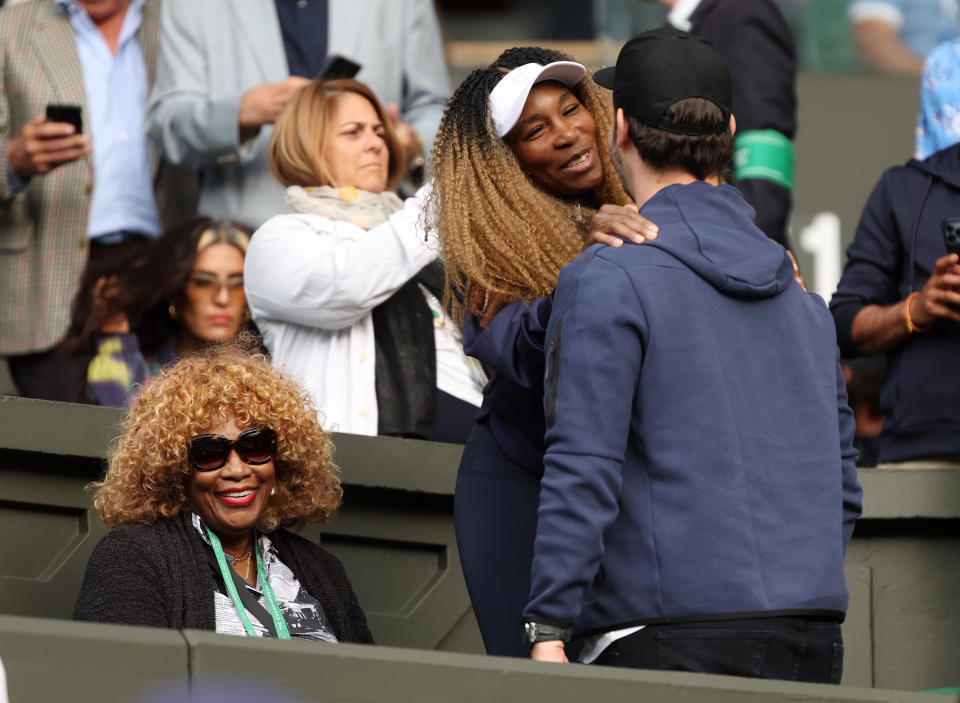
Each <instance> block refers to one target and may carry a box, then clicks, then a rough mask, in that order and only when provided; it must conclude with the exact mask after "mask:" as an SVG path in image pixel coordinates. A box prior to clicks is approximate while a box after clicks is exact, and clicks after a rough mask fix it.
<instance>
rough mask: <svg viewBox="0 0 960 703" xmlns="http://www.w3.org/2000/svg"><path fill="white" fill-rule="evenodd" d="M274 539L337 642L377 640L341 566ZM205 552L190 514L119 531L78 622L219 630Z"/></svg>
mask: <svg viewBox="0 0 960 703" xmlns="http://www.w3.org/2000/svg"><path fill="white" fill-rule="evenodd" d="M270 539H271V541H272V542H273V544H274V546H275V547H276V549H277V554H278V555H279V556H280V560H281V561H282V562H283V563H284V564H286V565H287V566H288V567H289V568H290V570H291V571H292V572H293V574H294V575H295V576H296V577H297V579H298V580H299V581H300V584H301V585H302V586H303V587H304V588H305V589H306V590H307V592H308V593H310V595H312V596H313V597H314V598H316V599H317V601H318V602H319V603H320V605H322V606H323V610H324V612H325V613H326V615H327V619H328V620H329V621H330V626H331V627H332V628H333V632H334V634H335V635H336V636H337V639H338V640H340V641H341V642H362V643H372V642H373V636H372V635H371V634H370V630H369V629H368V628H367V619H366V616H365V615H364V614H363V610H362V609H361V608H360V604H359V603H358V602H357V597H356V595H355V594H354V592H353V589H352V588H351V586H350V582H349V581H348V580H347V575H346V573H345V572H344V570H343V565H342V564H341V563H340V561H339V560H338V559H337V558H336V557H334V556H333V555H332V554H330V553H329V552H327V551H326V550H325V549H323V548H322V547H320V546H318V545H316V544H314V543H313V542H311V541H309V540H307V539H304V538H303V537H300V536H298V535H295V534H293V533H292V532H289V531H288V530H285V529H283V528H281V529H279V530H277V531H276V532H274V533H272V534H271V535H270ZM205 549H207V547H206V545H204V543H203V540H202V539H201V537H200V534H199V533H198V532H197V530H196V528H194V526H193V523H192V521H191V518H190V515H189V514H183V515H180V516H178V517H174V518H171V519H169V520H161V521H160V522H158V523H156V524H154V525H121V526H119V527H117V528H114V529H113V530H111V531H110V532H108V533H107V534H106V535H105V536H104V538H103V539H102V540H100V543H99V544H98V545H97V547H96V549H94V551H93V554H92V555H91V556H90V561H89V562H88V563H87V571H86V574H85V575H84V578H83V586H81V588H80V596H79V597H78V598H77V603H76V606H75V608H74V611H73V617H74V619H75V620H89V621H92V622H106V623H117V624H123V625H143V626H147V627H166V628H172V629H177V630H182V629H186V628H190V629H197V630H216V618H215V615H214V590H215V585H214V580H213V575H212V572H211V571H210V565H209V562H208V561H207V557H206V552H205V551H204V550H205Z"/></svg>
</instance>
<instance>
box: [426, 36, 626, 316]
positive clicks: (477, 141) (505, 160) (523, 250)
mask: <svg viewBox="0 0 960 703" xmlns="http://www.w3.org/2000/svg"><path fill="white" fill-rule="evenodd" d="M571 60H572V59H571V58H570V57H569V56H568V55H566V54H564V53H562V52H559V51H551V50H549V49H541V48H537V47H522V48H514V49H508V50H507V51H505V52H504V53H503V54H501V55H500V57H499V58H498V59H497V60H496V61H494V62H493V63H492V64H491V65H490V66H488V67H486V68H482V69H477V70H476V71H474V72H473V73H471V74H470V75H469V76H468V77H467V78H466V80H464V81H463V83H462V84H461V85H460V87H459V88H457V90H456V92H455V93H454V94H453V97H452V98H450V101H449V102H448V103H447V107H446V109H445V110H444V114H443V119H442V121H441V123H440V129H439V131H438V132H437V136H436V139H435V140H434V145H433V154H432V156H431V176H432V178H433V182H434V187H433V190H432V192H431V194H430V198H429V200H428V201H427V210H426V215H425V218H424V221H425V223H426V226H427V227H428V228H430V229H432V230H434V231H435V232H436V234H437V236H438V237H439V238H440V243H441V247H442V251H443V261H444V266H445V268H446V274H447V275H446V288H445V290H444V305H445V306H446V307H447V309H448V310H450V312H451V314H452V315H453V317H454V319H455V320H457V322H458V323H462V322H463V314H464V310H465V309H466V310H467V311H468V312H469V313H470V314H476V315H480V316H481V324H482V325H486V324H487V323H488V322H489V321H490V319H491V318H492V317H493V316H494V315H495V314H496V313H497V311H498V310H499V309H500V308H501V307H503V306H504V305H505V304H507V303H509V302H513V301H515V300H524V301H527V302H530V301H531V300H533V299H534V298H537V297H540V296H542V295H547V294H548V293H550V292H551V291H552V290H553V289H554V287H556V284H557V277H558V276H559V275H560V269H561V268H563V267H564V266H565V265H567V264H568V263H570V261H572V260H573V259H574V258H575V257H576V256H577V255H578V254H579V253H580V251H581V250H582V249H583V246H584V235H585V234H586V230H587V228H588V226H589V223H590V219H591V217H592V215H593V214H594V212H596V210H597V208H598V207H599V206H600V205H602V204H603V203H616V204H619V205H623V204H625V203H627V202H630V200H629V197H628V196H627V194H626V193H625V192H624V190H623V186H622V185H621V183H620V179H619V178H618V177H617V175H616V173H615V171H614V169H613V165H612V163H611V161H610V155H609V153H608V150H607V149H606V148H604V145H605V144H606V141H607V136H608V135H609V133H610V126H611V124H612V120H613V107H612V103H611V100H610V94H609V92H606V91H604V90H603V89H602V88H600V87H599V86H597V85H596V84H595V83H594V82H593V80H592V78H591V75H592V71H591V72H588V75H587V76H586V77H585V78H584V79H583V80H581V81H580V82H579V83H577V84H576V85H575V86H573V87H572V88H571V90H572V92H573V93H574V95H576V97H577V99H578V100H580V102H581V103H582V104H583V105H584V106H585V107H586V108H587V110H589V111H590V113H591V114H592V115H593V118H594V121H595V123H596V144H597V146H598V148H597V153H598V154H599V155H600V160H601V163H602V165H603V179H602V180H601V181H600V183H599V185H598V186H597V187H596V188H595V189H594V190H593V192H592V193H588V194H586V195H585V197H584V198H582V199H579V200H571V199H566V198H560V197H557V196H555V195H552V194H550V193H547V192H545V191H544V190H542V189H541V188H540V187H539V186H537V185H536V184H535V183H534V182H533V181H532V180H531V179H530V177H529V176H528V175H527V174H526V173H525V172H524V170H523V166H522V165H521V164H520V162H519V160H518V159H517V157H516V156H515V155H514V153H513V151H512V150H511V149H510V147H509V146H508V145H507V144H506V142H505V141H504V140H503V139H500V138H499V137H497V136H496V133H495V132H494V130H493V126H492V124H491V121H490V106H489V98H490V91H491V90H493V88H494V86H496V84H497V82H498V81H499V80H500V79H501V78H502V77H503V75H504V73H505V72H507V71H508V70H509V69H513V68H516V67H518V66H522V65H524V64H527V63H531V62H535V63H541V64H546V63H550V62H552V61H571ZM454 286H456V287H457V288H458V290H459V292H460V293H462V298H463V301H462V302H461V300H460V299H458V297H457V296H455V295H454V290H453V289H454Z"/></svg>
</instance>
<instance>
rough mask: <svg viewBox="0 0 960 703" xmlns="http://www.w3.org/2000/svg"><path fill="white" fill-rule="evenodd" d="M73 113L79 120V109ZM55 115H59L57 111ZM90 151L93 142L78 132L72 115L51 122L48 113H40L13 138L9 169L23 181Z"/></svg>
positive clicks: (47, 171) (10, 148)
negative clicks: (67, 119)
mask: <svg viewBox="0 0 960 703" xmlns="http://www.w3.org/2000/svg"><path fill="white" fill-rule="evenodd" d="M71 112H73V111H71ZM74 114H76V115H77V118H78V120H79V108H77V112H76V113H74ZM53 115H54V117H57V116H58V115H57V111H56V110H54V111H53ZM68 125H70V126H68ZM89 153H90V141H89V139H87V137H85V136H84V135H83V134H79V133H77V125H76V124H74V123H73V121H72V118H71V121H69V122H66V123H65V122H64V121H63V120H56V121H52V120H51V119H50V118H49V117H48V116H47V115H37V116H36V117H34V118H33V119H32V120H30V121H29V122H27V123H26V124H25V125H23V127H21V129H20V134H19V135H17V137H16V138H14V139H13V140H11V142H10V147H9V151H8V154H9V158H10V168H11V169H13V172H14V173H15V174H16V175H17V177H19V178H20V179H22V180H24V181H26V180H29V179H30V178H31V177H33V176H35V175H42V174H45V173H49V172H50V171H52V170H53V169H55V168H57V167H58V166H62V165H63V164H66V163H70V162H71V161H76V160H77V159H81V158H83V157H84V156H86V155H87V154H89Z"/></svg>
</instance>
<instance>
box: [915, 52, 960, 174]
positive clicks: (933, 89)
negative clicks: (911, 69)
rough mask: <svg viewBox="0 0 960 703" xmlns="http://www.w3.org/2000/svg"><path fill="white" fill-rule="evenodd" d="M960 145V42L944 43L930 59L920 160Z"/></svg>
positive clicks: (920, 119)
mask: <svg viewBox="0 0 960 703" xmlns="http://www.w3.org/2000/svg"><path fill="white" fill-rule="evenodd" d="M957 142H960V40H956V39H955V40H953V41H948V42H944V43H943V44H940V45H939V46H938V47H937V48H936V49H934V50H933V51H932V52H931V53H930V56H928V57H927V60H926V62H925V63H924V65H923V80H922V81H921V93H920V115H919V116H918V118H917V152H916V157H917V158H918V159H921V160H922V159H925V158H927V157H928V156H930V155H931V154H934V153H936V152H938V151H940V150H941V149H946V148H947V147H949V146H953V145H954V144H956V143H957Z"/></svg>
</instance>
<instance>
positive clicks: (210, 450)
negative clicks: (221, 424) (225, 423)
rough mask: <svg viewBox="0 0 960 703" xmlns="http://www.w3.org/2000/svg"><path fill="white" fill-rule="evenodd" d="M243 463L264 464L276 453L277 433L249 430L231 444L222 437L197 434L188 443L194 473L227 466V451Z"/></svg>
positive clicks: (259, 429) (255, 429) (266, 428)
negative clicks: (233, 452) (233, 453)
mask: <svg viewBox="0 0 960 703" xmlns="http://www.w3.org/2000/svg"><path fill="white" fill-rule="evenodd" d="M234 449H236V450H237V456H239V457H240V460H241V461H243V462H244V463H247V464H266V463H267V462H268V461H270V460H271V459H273V458H274V457H275V456H276V454H277V433H276V432H274V431H273V430H271V429H270V428H269V427H251V428H250V429H249V430H244V431H243V432H241V433H240V434H239V435H238V436H237V438H236V439H235V440H233V441H231V440H229V439H227V438H226V437H224V436H223V435H217V434H198V435H196V436H194V437H193V439H191V440H190V447H189V449H188V450H187V457H188V459H189V461H190V465H191V466H193V468H195V469H196V470H197V471H214V470H216V469H219V468H220V467H222V466H223V465H224V464H226V463H227V459H229V458H230V452H231V451H232V450H234Z"/></svg>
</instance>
